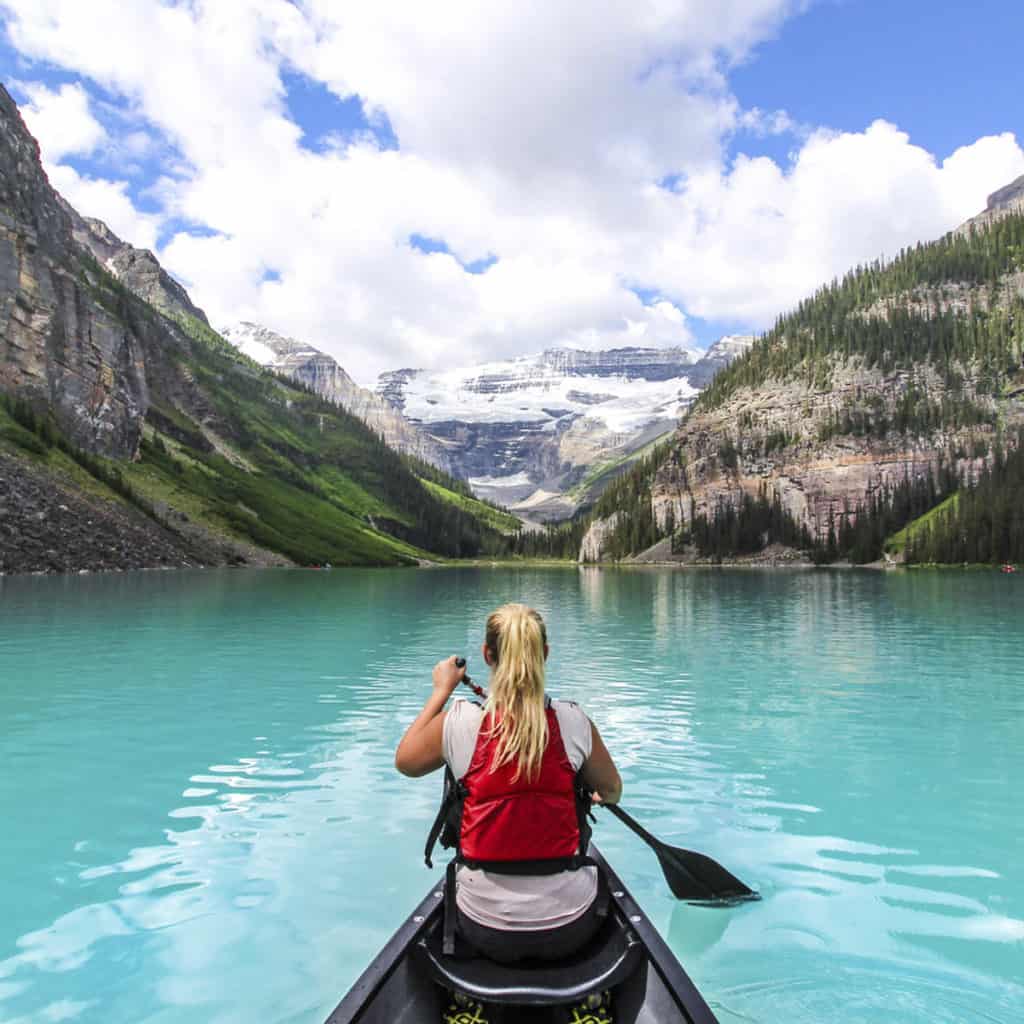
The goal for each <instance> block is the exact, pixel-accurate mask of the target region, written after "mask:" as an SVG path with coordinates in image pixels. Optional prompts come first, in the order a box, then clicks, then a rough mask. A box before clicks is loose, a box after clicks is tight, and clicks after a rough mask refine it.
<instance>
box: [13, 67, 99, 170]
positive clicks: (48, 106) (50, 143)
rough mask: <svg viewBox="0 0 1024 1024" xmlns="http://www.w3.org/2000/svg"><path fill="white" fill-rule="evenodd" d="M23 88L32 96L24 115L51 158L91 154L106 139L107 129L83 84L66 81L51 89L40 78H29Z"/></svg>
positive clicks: (52, 159) (57, 159) (53, 159)
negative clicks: (96, 112) (94, 112)
mask: <svg viewBox="0 0 1024 1024" xmlns="http://www.w3.org/2000/svg"><path fill="white" fill-rule="evenodd" d="M21 90H22V91H23V92H24V93H25V95H26V96H27V97H28V101H27V102H26V103H23V104H22V107H21V113H22V116H23V117H24V118H25V123H26V124H27V125H28V128H29V131H31V132H32V134H33V135H34V136H35V137H36V139H37V140H38V142H39V145H40V147H41V148H42V149H43V151H44V152H45V153H46V156H47V159H49V160H50V161H52V162H54V163H56V162H57V161H59V160H63V159H64V157H66V156H88V155H89V154H90V153H92V152H93V151H94V150H95V149H96V148H97V147H98V146H99V145H100V144H101V143H103V142H104V141H106V138H107V132H106V129H105V128H104V127H103V125H102V124H100V122H99V121H97V120H96V118H95V117H93V115H92V112H91V111H90V110H89V96H88V94H87V93H86V91H85V89H84V88H82V86H81V85H78V84H76V83H66V84H64V85H62V86H61V87H60V88H59V89H48V88H47V87H46V86H45V85H42V84H41V83H39V82H27V83H25V84H24V85H22V87H21Z"/></svg>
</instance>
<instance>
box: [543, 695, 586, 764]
mask: <svg viewBox="0 0 1024 1024" xmlns="http://www.w3.org/2000/svg"><path fill="white" fill-rule="evenodd" d="M551 706H552V707H553V708H554V709H555V715H556V716H557V718H558V729H559V732H561V734H562V743H563V744H564V745H565V749H566V752H567V753H568V755H569V761H570V762H571V763H572V766H573V767H574V768H576V769H578V768H579V767H580V766H581V765H582V764H583V762H584V761H586V759H587V758H588V757H590V748H591V745H592V735H591V731H590V718H589V717H588V716H587V713H586V712H585V711H584V710H583V708H581V707H580V706H579V704H577V703H576V702H575V701H573V700H553V701H552V702H551Z"/></svg>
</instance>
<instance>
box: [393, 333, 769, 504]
mask: <svg viewBox="0 0 1024 1024" xmlns="http://www.w3.org/2000/svg"><path fill="white" fill-rule="evenodd" d="M751 341H752V339H749V338H742V337H730V338H723V339H721V340H720V341H719V342H717V343H716V344H715V345H713V346H712V347H711V348H710V349H709V350H708V351H707V352H706V353H703V354H702V353H700V352H694V351H691V350H688V349H682V348H669V349H654V348H622V349H612V350H607V351H597V352H590V351H583V350H577V349H557V348H556V349H548V350H547V351H545V352H542V353H540V354H539V355H535V356H523V357H520V358H517V359H510V360H504V361H497V362H493V363H485V364H481V365H477V366H469V367H453V368H450V369H446V370H442V371H435V372H428V371H424V370H415V369H401V370H396V371H392V372H389V373H385V374H382V375H381V376H380V378H379V379H378V387H377V392H378V394H379V395H380V396H381V397H382V398H384V399H386V400H387V401H388V402H389V403H390V404H391V405H392V406H393V407H394V408H395V410H396V411H398V412H401V413H402V415H403V416H404V417H405V418H406V419H407V420H409V421H411V422H412V423H414V424H416V425H417V426H418V427H420V428H421V429H422V430H423V431H424V432H425V433H426V434H428V435H429V436H431V437H432V438H434V439H435V441H436V442H437V443H438V444H440V445H443V446H444V450H445V452H446V453H447V456H448V459H449V461H450V464H451V466H452V469H453V471H454V472H455V473H456V474H457V475H459V476H462V477H464V478H466V479H468V480H469V482H470V484H471V485H472V487H473V490H474V491H475V492H476V493H477V494H479V495H481V496H483V497H486V498H488V499H491V500H493V501H497V502H500V503H502V504H505V505H508V506H509V507H511V508H512V509H513V510H514V511H516V512H519V513H520V514H523V515H524V516H527V517H530V518H533V519H536V520H541V521H543V520H551V519H559V518H564V517H565V516H567V515H570V514H571V513H572V512H573V511H574V510H575V509H576V508H578V507H579V506H580V505H585V504H589V503H590V502H591V501H592V500H593V499H594V498H595V497H596V495H597V494H599V493H600V492H601V491H602V490H603V489H604V487H606V486H607V484H608V482H609V481H610V480H611V479H612V478H614V476H615V475H617V474H618V473H621V472H622V471H623V470H624V469H625V468H627V467H628V465H629V464H630V463H631V461H633V460H634V459H635V458H636V457H637V456H638V454H639V453H641V452H643V451H644V450H645V449H646V448H647V447H648V446H649V445H650V444H651V442H653V441H654V440H655V439H656V438H658V437H659V436H661V435H663V434H665V433H666V432H667V431H670V430H671V429H673V428H674V427H675V425H676V423H677V422H678V419H679V416H680V415H681V413H682V412H683V411H684V410H685V409H686V408H687V406H688V405H689V403H690V402H692V401H693V399H694V397H695V396H696V395H697V394H698V392H699V389H700V388H701V387H704V386H705V385H706V384H707V383H708V382H709V381H710V380H712V379H713V377H714V375H715V374H716V373H717V372H718V371H719V370H720V369H721V368H722V367H723V366H726V365H728V363H729V362H730V361H731V360H732V359H733V358H735V357H736V355H738V354H739V353H740V352H742V351H743V350H744V349H745V348H746V347H747V345H749V344H750V342H751Z"/></svg>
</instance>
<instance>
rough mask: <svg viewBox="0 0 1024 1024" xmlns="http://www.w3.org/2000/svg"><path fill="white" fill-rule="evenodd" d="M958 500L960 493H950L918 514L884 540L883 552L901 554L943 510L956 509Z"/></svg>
mask: <svg viewBox="0 0 1024 1024" xmlns="http://www.w3.org/2000/svg"><path fill="white" fill-rule="evenodd" d="M959 501H960V495H959V493H957V494H951V495H950V496H949V497H948V498H946V499H945V501H942V502H940V503H939V504H938V505H936V506H935V507H934V508H931V509H929V510H928V511H927V512H925V514H924V515H923V516H918V517H917V518H916V519H913V520H911V521H910V522H909V523H907V525H906V526H904V527H903V529H902V530H898V531H897V532H896V533H894V534H893V535H892V536H891V537H889V538H888V539H887V540H886V542H885V552H886V554H889V555H901V554H903V552H904V550H905V548H906V547H907V545H908V544H909V543H911V542H912V541H913V540H914V538H916V537H918V536H919V535H921V534H922V533H924V532H927V531H928V529H929V528H930V526H931V524H932V523H933V522H935V521H936V519H937V518H938V517H939V516H941V515H942V514H943V513H944V512H946V511H947V510H950V509H956V507H957V505H958V504H959Z"/></svg>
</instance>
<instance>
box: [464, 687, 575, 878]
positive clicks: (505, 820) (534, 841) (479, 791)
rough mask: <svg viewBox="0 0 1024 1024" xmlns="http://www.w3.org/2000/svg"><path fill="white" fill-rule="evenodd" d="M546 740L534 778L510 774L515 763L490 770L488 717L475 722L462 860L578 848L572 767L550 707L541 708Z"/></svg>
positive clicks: (541, 856)
mask: <svg viewBox="0 0 1024 1024" xmlns="http://www.w3.org/2000/svg"><path fill="white" fill-rule="evenodd" d="M545 714H546V715H547V720H548V744H547V747H546V748H545V750H544V756H543V758H542V759H541V764H540V771H539V772H538V773H537V774H536V776H535V777H534V778H529V777H528V775H527V773H526V772H523V773H521V774H520V776H519V778H518V779H514V776H515V774H516V771H517V767H518V766H517V764H516V762H515V761H514V760H513V761H509V762H506V763H505V764H503V765H502V766H501V767H500V768H498V769H497V770H495V771H491V770H490V768H491V764H492V763H493V761H494V752H495V750H496V748H497V745H498V737H497V735H496V734H494V733H493V732H492V729H491V716H490V715H487V716H485V717H484V720H483V721H482V722H481V723H480V732H479V733H478V734H477V738H476V747H475V749H474V751H473V759H472V760H471V761H470V764H469V769H468V771H467V772H466V774H465V775H464V776H463V777H462V779H461V785H462V790H463V794H464V796H463V803H462V821H461V824H460V827H459V854H460V857H461V859H462V860H463V861H464V862H467V863H470V864H471V863H472V862H474V861H480V862H489V863H495V862H502V861H548V860H555V859H563V858H571V857H575V856H576V855H577V853H578V852H579V848H580V827H579V816H578V813H577V794H576V772H575V771H574V770H573V767H572V765H571V764H570V763H569V757H568V755H567V754H566V752H565V744H564V743H563V742H562V733H561V730H560V729H559V728H558V716H557V715H556V714H555V709H554V708H553V707H551V706H550V705H548V706H547V707H546V709H545Z"/></svg>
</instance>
